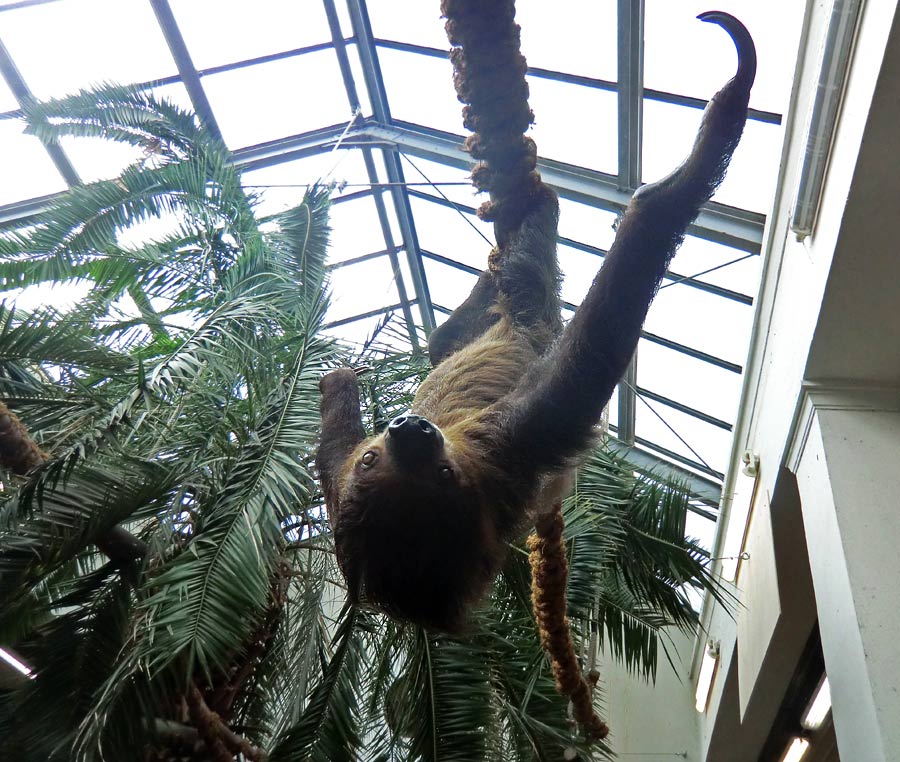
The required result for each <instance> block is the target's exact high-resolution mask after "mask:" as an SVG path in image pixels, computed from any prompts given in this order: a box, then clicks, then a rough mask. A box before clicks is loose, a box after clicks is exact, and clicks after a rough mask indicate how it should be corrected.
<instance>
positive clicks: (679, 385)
mask: <svg viewBox="0 0 900 762" xmlns="http://www.w3.org/2000/svg"><path fill="white" fill-rule="evenodd" d="M637 383H638V386H640V387H642V388H644V389H648V390H649V391H651V392H656V393H657V394H661V395H662V396H664V397H668V398H669V399H672V400H675V401H676V402H680V403H681V404H682V405H687V406H688V407H692V408H694V409H695V410H699V411H700V412H702V413H706V414H707V415H711V416H713V417H715V418H719V419H720V420H723V421H727V422H729V423H731V422H732V421H733V420H734V416H735V412H736V410H737V404H738V399H739V397H740V394H741V377H740V376H739V375H738V374H737V373H732V372H731V371H729V370H725V369H724V368H719V367H717V366H715V365H710V364H709V363H706V362H703V361H702V360H697V359H696V358H693V357H689V356H688V355H685V354H683V353H681V352H678V351H677V350H674V349H669V348H668V347H663V346H660V345H659V344H654V343H653V342H651V341H647V340H646V339H641V340H640V342H639V343H638V362H637Z"/></svg>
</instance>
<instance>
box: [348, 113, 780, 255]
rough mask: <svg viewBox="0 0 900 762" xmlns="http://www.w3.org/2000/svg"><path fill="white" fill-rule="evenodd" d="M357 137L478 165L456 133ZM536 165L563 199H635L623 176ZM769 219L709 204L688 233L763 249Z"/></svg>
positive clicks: (395, 128)
mask: <svg viewBox="0 0 900 762" xmlns="http://www.w3.org/2000/svg"><path fill="white" fill-rule="evenodd" d="M357 136H358V137H359V138H363V137H367V138H368V139H370V140H373V141H377V142H379V143H382V144H386V145H393V146H396V147H397V148H398V149H400V150H402V151H404V152H405V153H408V154H410V155H412V156H419V157H421V158H423V159H428V160H429V161H435V162H438V163H441V164H448V165H449V166H452V167H457V168H459V169H471V168H472V167H473V166H474V164H475V162H474V161H473V160H472V158H471V157H470V156H469V154H467V153H466V152H465V151H464V150H463V148H462V145H463V138H462V137H461V136H459V135H454V134H452V133H446V132H440V131H438V130H432V129H429V128H425V127H420V126H418V125H410V124H408V123H397V122H395V123H394V124H391V125H386V124H383V123H379V122H377V121H372V120H367V121H366V122H365V123H364V124H363V125H361V126H360V128H359V131H358V132H357ZM538 169H539V170H540V172H541V176H542V177H543V178H544V181H545V182H546V183H548V184H549V185H552V186H553V187H554V188H556V190H557V191H558V192H559V194H560V196H562V197H563V198H567V199H571V200H573V201H579V202H582V203H586V204H589V205H591V206H596V207H598V208H600V209H606V210H607V211H611V212H615V213H617V214H618V213H619V212H621V211H623V210H624V209H625V207H626V206H627V205H628V202H629V201H630V200H631V193H630V192H628V191H626V190H622V189H621V188H620V187H619V178H618V177H617V176H615V175H609V174H606V173H605V172H599V171H597V170H593V169H586V168H584V167H576V166H573V165H571V164H565V163H563V162H559V161H553V160H551V159H538ZM765 220H766V218H765V215H763V214H757V213H756V212H748V211H745V210H743V209H737V208H734V207H729V206H725V205H724V204H716V203H712V202H710V203H707V204H704V205H703V207H702V208H701V210H700V214H699V215H698V216H697V219H696V221H695V222H694V224H693V225H691V227H690V228H688V233H690V234H691V235H695V236H697V237H698V238H703V239H706V240H709V241H714V242H716V243H721V244H723V245H726V246H730V247H732V248H735V249H738V250H740V251H747V252H752V253H759V251H760V248H761V246H762V234H763V227H764V226H765Z"/></svg>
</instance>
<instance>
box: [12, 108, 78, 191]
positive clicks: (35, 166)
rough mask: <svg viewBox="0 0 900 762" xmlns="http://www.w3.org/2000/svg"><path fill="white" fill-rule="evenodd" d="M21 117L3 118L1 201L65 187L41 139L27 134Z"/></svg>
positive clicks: (59, 189)
mask: <svg viewBox="0 0 900 762" xmlns="http://www.w3.org/2000/svg"><path fill="white" fill-rule="evenodd" d="M24 128H25V125H24V123H23V122H21V121H19V120H18V119H5V120H0V167H3V173H2V175H0V204H9V203H11V202H13V201H24V200H25V199H29V198H32V197H34V196H43V195H44V194H47V193H55V192H56V191H61V190H65V188H66V184H65V182H64V181H63V179H62V176H61V175H60V174H59V172H57V171H56V167H55V166H54V165H53V162H52V161H50V156H49V155H48V154H47V152H46V151H45V150H44V147H43V146H42V145H41V143H40V141H39V140H38V139H37V138H36V137H33V136H32V135H24V134H23V132H22V130H24Z"/></svg>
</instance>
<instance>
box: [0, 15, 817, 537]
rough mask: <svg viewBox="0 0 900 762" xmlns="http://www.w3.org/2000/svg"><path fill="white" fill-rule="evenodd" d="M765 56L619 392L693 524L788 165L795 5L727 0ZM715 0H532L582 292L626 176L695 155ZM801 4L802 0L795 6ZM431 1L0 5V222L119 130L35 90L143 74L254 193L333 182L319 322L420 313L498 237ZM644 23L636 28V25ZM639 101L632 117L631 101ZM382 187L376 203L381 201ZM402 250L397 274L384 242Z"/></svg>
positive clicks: (727, 426) (707, 488)
mask: <svg viewBox="0 0 900 762" xmlns="http://www.w3.org/2000/svg"><path fill="white" fill-rule="evenodd" d="M713 5H715V6H716V7H717V8H718V9H720V10H726V11H730V12H732V13H734V14H735V15H737V16H738V17H740V18H741V19H742V20H743V21H744V22H745V23H746V24H747V26H748V27H749V29H750V31H751V33H752V34H753V36H754V38H755V41H756V44H757V49H758V52H759V60H760V67H759V75H758V79H757V84H756V86H755V88H754V90H753V95H752V98H751V104H750V105H751V120H750V122H749V123H748V126H747V130H746V132H745V137H744V139H743V142H742V143H741V145H740V147H739V148H738V150H737V152H736V154H735V157H734V160H733V162H732V167H731V170H730V172H729V175H728V177H727V179H726V181H725V182H724V184H723V185H722V187H721V189H720V190H719V192H718V193H717V194H716V196H715V198H714V199H713V202H712V203H711V204H709V205H708V207H707V208H705V209H704V211H703V212H702V213H701V216H700V217H699V218H698V221H697V224H696V225H695V226H694V228H692V230H691V235H689V236H688V238H687V240H686V241H685V244H684V246H683V248H682V250H681V251H680V252H679V254H678V255H677V256H676V257H675V259H674V261H673V263H672V265H671V271H670V273H669V277H667V279H666V280H665V282H664V283H663V287H662V289H661V291H660V293H659V296H658V297H657V299H656V300H655V302H654V304H653V305H652V307H651V310H650V314H649V316H648V319H647V323H646V325H645V330H644V334H643V338H642V339H641V341H640V345H639V348H638V354H637V360H636V367H635V373H634V374H633V376H631V377H630V378H628V379H626V381H625V382H623V384H621V385H620V388H619V390H618V391H617V393H616V395H615V397H614V398H613V401H612V403H611V405H610V423H611V427H612V431H613V433H614V434H616V435H617V436H619V437H620V438H621V439H622V440H624V442H625V444H627V445H634V447H635V449H634V450H633V452H634V455H635V458H636V460H638V461H640V464H641V465H642V466H652V465H653V464H657V463H663V464H667V465H668V467H671V468H674V469H676V470H680V472H681V473H683V474H685V475H687V476H688V477H689V478H690V479H691V481H692V484H693V485H694V487H695V488H696V492H697V494H698V496H700V498H701V500H699V501H698V503H697V508H698V511H697V513H696V515H695V517H694V518H693V519H692V526H691V527H689V528H688V529H689V531H690V532H691V533H692V534H694V535H695V536H699V537H701V538H706V539H707V540H708V541H711V538H712V531H713V530H712V520H713V519H714V518H715V512H716V503H717V494H718V491H719V485H720V483H721V479H722V476H723V472H724V470H725V468H726V462H727V459H728V455H729V446H730V439H731V427H732V423H733V420H734V416H735V413H736V410H737V404H738V398H739V395H740V388H741V370H742V368H741V365H742V363H743V362H744V358H745V356H746V353H747V344H748V340H749V336H750V330H751V324H752V314H753V313H752V311H753V299H754V296H755V294H756V291H757V285H758V280H759V274H760V257H759V251H760V245H761V241H762V233H763V226H764V222H765V217H764V215H765V213H766V212H767V211H768V208H769V204H770V200H771V198H772V194H773V189H774V186H775V183H776V181H777V176H778V157H779V155H780V147H781V140H782V128H781V117H780V114H781V113H782V112H783V111H784V110H785V108H786V106H787V101H788V97H789V95H790V93H789V86H790V82H791V81H792V79H793V76H792V75H793V66H794V59H795V51H796V45H797V39H798V36H799V33H800V21H801V14H802V4H801V3H792V4H791V3H788V4H786V3H783V2H781V0H758V1H757V2H754V3H748V2H741V1H740V0H717V2H716V3H714V4H713ZM707 6H709V2H708V0H682V1H681V2H679V3H671V2H668V0H556V1H555V2H553V3H547V2H545V1H544V0H519V2H518V3H517V7H518V11H517V17H518V20H519V22H520V23H521V25H522V46H523V52H524V53H525V55H526V57H527V58H528V62H529V65H530V67H531V68H530V69H529V74H528V78H529V85H530V88H531V104H532V107H533V109H534V111H535V115H536V122H535V125H534V128H533V136H534V138H535V140H536V141H537V144H538V150H539V154H540V157H541V162H540V166H541V170H542V173H543V175H544V178H545V180H547V181H548V182H549V183H550V184H552V185H554V186H555V187H556V188H557V189H558V190H559V192H560V196H561V220H560V248H559V256H560V263H561V266H562V269H563V271H564V274H565V282H564V284H563V297H564V299H565V300H566V302H567V303H568V305H569V306H570V307H574V305H576V304H577V303H578V302H579V301H580V300H581V299H582V298H583V296H584V294H585V292H586V291H587V288H588V286H589V285H590V282H591V280H592V278H593V276H594V274H595V273H596V270H597V268H598V267H599V266H600V264H601V263H602V259H603V256H604V253H605V251H606V249H607V247H608V246H609V245H610V243H611V241H612V237H613V230H612V224H613V222H614V220H615V217H616V213H617V212H618V211H619V210H621V209H622V207H623V204H624V203H626V202H627V199H628V197H629V196H630V195H631V193H632V192H633V190H634V189H635V188H636V187H637V186H638V185H639V184H640V183H641V182H647V181H652V180H654V179H657V178H658V177H660V176H662V175H663V174H665V173H667V172H668V171H670V170H671V169H672V168H673V167H674V166H675V165H677V163H678V162H679V161H680V160H681V159H682V158H683V156H684V155H685V154H686V153H687V151H688V149H689V147H690V145H691V142H692V141H693V136H694V131H695V130H696V127H697V125H698V123H699V119H700V115H701V109H702V107H703V105H704V104H705V99H706V98H708V97H709V96H710V95H712V93H713V92H714V91H715V90H716V89H717V88H718V87H719V86H720V85H721V84H722V83H723V82H724V81H725V80H726V79H727V78H728V77H729V76H731V74H732V73H733V71H734V68H735V65H736V60H735V54H734V49H733V46H732V45H731V43H730V41H729V40H728V38H727V36H726V35H725V34H723V33H722V31H721V30H719V29H717V28H716V27H713V26H712V25H704V24H700V23H697V22H696V21H695V19H694V16H695V15H696V14H697V13H699V12H701V11H704V10H709V7H707ZM791 6H794V7H791ZM438 9H439V3H438V0H432V1H431V2H425V1H424V0H368V2H366V1H365V0H255V2H253V3H249V2H244V1H243V0H18V1H12V2H0V71H2V75H3V77H2V79H0V112H2V113H0V165H2V166H3V168H4V172H3V174H2V176H0V219H5V220H8V219H12V218H16V217H19V216H24V215H27V214H28V213H29V212H30V211H32V210H33V209H35V208H37V207H39V205H40V203H41V201H42V197H44V196H47V195H50V194H54V193H58V192H60V191H63V190H64V189H65V188H66V187H68V186H69V185H71V184H73V183H75V182H79V181H81V182H87V181H92V180H96V179H99V178H101V177H110V176H113V175H114V174H115V173H116V172H117V171H118V170H119V169H121V168H122V167H124V166H125V165H126V164H127V163H128V162H129V161H131V160H132V159H133V157H132V156H131V155H129V154H128V152H127V151H126V150H123V149H122V148H121V147H114V146H109V145H107V144H102V143H100V142H99V141H90V140H82V139H69V140H67V141H64V142H63V143H62V145H61V146H56V147H51V148H45V147H44V146H42V145H41V144H40V143H39V142H38V140H37V139H36V138H34V137H31V136H27V135H24V134H23V132H22V127H23V125H22V123H21V121H20V120H19V119H18V116H19V112H18V107H19V102H20V101H21V100H22V99H23V98H27V97H30V96H32V95H33V96H36V97H39V98H44V97H51V96H61V95H65V94H68V93H71V92H73V91H76V90H78V89H79V88H83V87H87V86H89V85H92V84H97V83H100V82H118V83H121V84H134V83H137V84H143V85H145V86H146V87H148V88H152V89H153V90H154V91H155V92H157V93H158V94H162V95H165V96H166V97H169V98H170V99H172V100H174V101H175V102H177V103H179V104H182V105H189V106H192V107H193V109H194V110H195V111H196V112H197V113H198V115H199V116H200V118H201V119H203V120H204V121H205V122H206V123H207V124H208V125H209V126H210V127H211V128H212V129H213V130H217V131H218V132H220V133H221V135H222V136H223V138H224V139H225V141H226V143H227V145H228V146H229V148H230V149H231V150H232V151H233V153H234V160H235V162H236V163H237V164H239V165H241V166H243V167H244V172H243V181H244V183H245V185H246V186H247V188H248V190H252V191H253V192H254V193H256V194H258V195H259V196H260V197H261V204H262V212H263V213H271V212H275V211H279V210H281V209H285V208H287V207H289V206H291V205H294V204H296V203H297V202H298V201H299V199H300V198H301V197H302V194H303V191H304V189H305V187H306V185H307V184H309V183H312V182H314V181H316V180H318V179H321V178H324V179H326V180H329V181H334V182H336V183H338V185H337V190H336V191H335V196H334V198H335V204H334V206H333V212H332V226H333V240H332V245H331V263H332V267H333V269H332V275H331V282H332V287H333V294H334V299H333V304H332V307H331V313H330V314H329V320H330V329H329V330H330V331H331V332H332V333H333V334H334V335H336V336H340V337H342V338H343V339H345V340H347V341H352V342H362V341H364V340H365V339H366V337H367V336H368V335H369V334H370V333H371V331H372V330H373V329H374V327H375V326H376V325H378V324H379V323H381V322H382V321H383V320H384V316H385V314H388V313H389V314H391V315H392V318H391V319H392V322H393V323H394V324H395V325H397V326H400V327H401V329H402V330H400V331H397V332H396V333H397V335H398V336H402V335H403V333H404V332H406V333H407V335H408V332H409V328H408V327H407V326H406V325H405V322H404V317H403V310H402V306H403V305H402V300H403V297H404V295H405V296H406V297H407V299H408V301H409V303H410V305H411V306H412V314H413V316H414V318H415V320H416V321H417V322H418V323H419V325H420V326H422V327H424V328H425V329H426V330H427V329H428V328H430V327H431V326H433V325H435V324H439V323H440V322H442V321H443V320H444V319H446V316H447V314H449V312H450V311H451V310H452V309H453V308H454V307H455V306H456V305H458V304H459V303H460V302H461V301H462V300H463V299H464V298H465V296H466V295H467V293H468V290H469V289H470V288H471V286H472V285H473V284H474V282H475V278H476V273H477V271H478V270H479V269H480V268H481V267H482V266H483V264H484V262H485V260H486V255H487V253H488V251H489V248H490V244H491V242H492V235H493V231H492V228H491V226H490V225H486V224H484V223H482V222H480V221H479V220H478V219H477V218H476V217H475V215H474V207H475V206H477V205H478V203H480V200H479V199H477V198H476V197H475V196H474V194H473V192H472V189H471V187H470V186H469V184H468V176H467V169H468V167H470V166H471V161H470V160H469V157H468V156H467V155H466V154H465V153H463V152H462V150H461V145H462V139H463V135H462V133H463V129H462V120H461V116H460V104H459V103H458V102H457V100H456V97H455V94H454V91H453V87H452V83H451V67H450V63H449V60H448V56H447V48H448V45H447V41H446V37H445V35H444V31H443V23H442V21H441V19H440V18H439V10H438ZM641 40H643V44H642V45H641V44H640V41H641ZM635 115H637V118H634V117H635ZM379 197H380V198H381V199H383V201H384V204H382V205H380V203H379V201H378V199H379ZM395 253H396V254H397V256H398V259H399V262H400V275H399V278H396V277H395V276H394V271H393V268H392V267H391V261H390V257H391V256H392V255H393V254H395Z"/></svg>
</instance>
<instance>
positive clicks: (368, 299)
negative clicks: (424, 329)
mask: <svg viewBox="0 0 900 762" xmlns="http://www.w3.org/2000/svg"><path fill="white" fill-rule="evenodd" d="M329 281H330V283H331V306H330V307H329V308H328V314H327V317H326V322H333V321H336V320H343V319H344V318H348V317H353V316H354V315H361V314H363V313H366V312H369V311H370V310H376V309H379V308H381V307H386V306H388V305H390V304H397V303H398V302H399V298H398V296H397V288H396V285H395V284H394V274H393V272H392V271H391V266H390V262H389V261H388V258H387V257H386V256H382V257H378V258H377V259H370V260H367V261H365V262H359V263H357V264H354V265H347V266H346V267H340V268H338V269H336V270H332V271H331V273H330V274H329Z"/></svg>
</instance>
